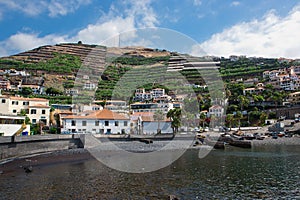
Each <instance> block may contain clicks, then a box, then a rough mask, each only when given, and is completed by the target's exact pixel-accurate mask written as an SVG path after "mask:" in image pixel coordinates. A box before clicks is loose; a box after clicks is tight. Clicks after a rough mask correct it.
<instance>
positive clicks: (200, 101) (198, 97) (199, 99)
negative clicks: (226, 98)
mask: <svg viewBox="0 0 300 200" xmlns="http://www.w3.org/2000/svg"><path fill="white" fill-rule="evenodd" d="M197 101H198V106H199V111H200V112H201V110H202V104H203V97H202V95H201V94H198V95H197Z"/></svg>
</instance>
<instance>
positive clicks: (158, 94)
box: [151, 88, 165, 99]
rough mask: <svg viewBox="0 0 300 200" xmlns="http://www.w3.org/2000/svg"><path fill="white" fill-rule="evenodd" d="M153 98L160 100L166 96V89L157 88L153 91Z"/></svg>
mask: <svg viewBox="0 0 300 200" xmlns="http://www.w3.org/2000/svg"><path fill="white" fill-rule="evenodd" d="M151 93H152V96H153V98H154V99H156V98H159V97H161V96H164V95H165V89H162V88H155V89H153V90H151Z"/></svg>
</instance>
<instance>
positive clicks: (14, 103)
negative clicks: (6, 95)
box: [11, 101, 19, 105]
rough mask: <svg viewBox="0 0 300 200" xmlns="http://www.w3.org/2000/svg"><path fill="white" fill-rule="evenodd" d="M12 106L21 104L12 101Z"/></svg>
mask: <svg viewBox="0 0 300 200" xmlns="http://www.w3.org/2000/svg"><path fill="white" fill-rule="evenodd" d="M11 104H12V105H18V104H19V102H18V101H12V102H11Z"/></svg>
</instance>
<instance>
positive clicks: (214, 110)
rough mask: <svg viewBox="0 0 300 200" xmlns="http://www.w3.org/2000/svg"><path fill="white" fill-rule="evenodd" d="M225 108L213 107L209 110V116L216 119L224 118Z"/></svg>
mask: <svg viewBox="0 0 300 200" xmlns="http://www.w3.org/2000/svg"><path fill="white" fill-rule="evenodd" d="M224 114H225V113H224V108H223V107H222V106H219V105H213V106H211V107H210V108H209V112H208V115H209V116H212V115H214V116H216V117H222V116H224Z"/></svg>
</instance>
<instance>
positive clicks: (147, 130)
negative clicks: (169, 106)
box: [130, 112, 173, 135]
mask: <svg viewBox="0 0 300 200" xmlns="http://www.w3.org/2000/svg"><path fill="white" fill-rule="evenodd" d="M130 119H131V122H132V126H131V129H132V132H133V133H135V134H138V135H141V134H145V135H154V134H157V131H158V129H159V130H160V131H161V134H170V133H173V130H172V126H171V124H172V121H171V119H169V118H166V116H164V117H163V119H162V120H156V119H155V118H154V112H138V113H134V114H132V115H131V116H130Z"/></svg>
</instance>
